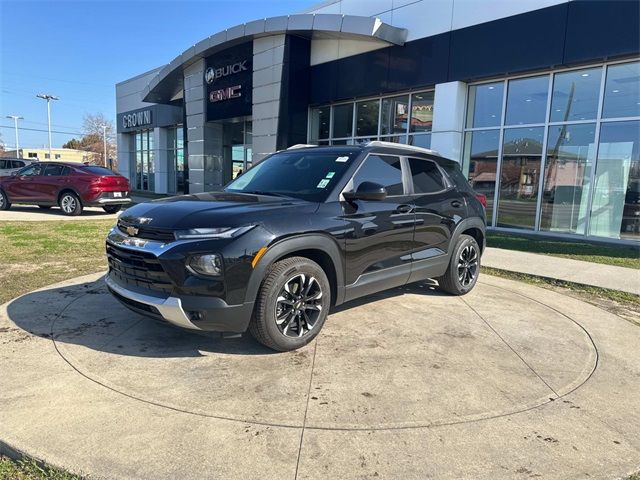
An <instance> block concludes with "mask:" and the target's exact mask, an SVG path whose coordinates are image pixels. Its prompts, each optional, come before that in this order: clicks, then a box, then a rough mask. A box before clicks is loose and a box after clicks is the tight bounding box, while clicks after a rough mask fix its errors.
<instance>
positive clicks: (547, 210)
mask: <svg viewBox="0 0 640 480" xmlns="http://www.w3.org/2000/svg"><path fill="white" fill-rule="evenodd" d="M595 129H596V127H595V124H581V125H563V126H554V127H549V134H548V139H547V160H546V164H545V168H544V191H543V196H542V217H541V222H540V228H541V229H542V230H547V231H552V232H565V233H578V234H584V233H585V220H586V217H587V199H588V198H589V179H590V175H591V165H592V163H593V157H594V156H595V155H594V153H595V152H594V140H595Z"/></svg>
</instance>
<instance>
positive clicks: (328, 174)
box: [325, 172, 336, 178]
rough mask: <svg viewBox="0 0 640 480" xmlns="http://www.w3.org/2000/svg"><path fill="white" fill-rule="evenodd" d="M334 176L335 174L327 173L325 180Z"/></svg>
mask: <svg viewBox="0 0 640 480" xmlns="http://www.w3.org/2000/svg"><path fill="white" fill-rule="evenodd" d="M335 174H336V172H329V173H327V176H326V177H325V178H333V176H334V175H335Z"/></svg>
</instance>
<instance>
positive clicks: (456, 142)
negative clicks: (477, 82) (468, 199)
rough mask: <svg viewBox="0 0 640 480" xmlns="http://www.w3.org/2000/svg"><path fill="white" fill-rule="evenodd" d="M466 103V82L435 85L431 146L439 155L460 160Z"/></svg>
mask: <svg viewBox="0 0 640 480" xmlns="http://www.w3.org/2000/svg"><path fill="white" fill-rule="evenodd" d="M466 103H467V84H466V83H464V82H448V83H439V84H437V85H436V91H435V98H434V105H433V112H434V115H433V130H432V134H431V148H432V149H434V150H436V151H437V152H438V153H440V155H442V156H443V157H446V158H450V159H452V160H456V161H457V162H459V163H461V162H462V136H463V132H464V113H465V108H466Z"/></svg>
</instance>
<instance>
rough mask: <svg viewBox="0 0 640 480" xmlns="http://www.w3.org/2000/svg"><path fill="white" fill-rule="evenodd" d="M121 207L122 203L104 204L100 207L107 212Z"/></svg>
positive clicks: (118, 209) (115, 210)
mask: <svg viewBox="0 0 640 480" xmlns="http://www.w3.org/2000/svg"><path fill="white" fill-rule="evenodd" d="M121 208H122V205H105V206H104V207H102V209H103V210H104V211H105V212H107V213H116V212H119V211H120V209H121Z"/></svg>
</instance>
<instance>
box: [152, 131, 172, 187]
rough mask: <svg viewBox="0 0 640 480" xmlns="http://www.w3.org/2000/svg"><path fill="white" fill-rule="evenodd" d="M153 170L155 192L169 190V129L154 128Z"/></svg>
mask: <svg viewBox="0 0 640 480" xmlns="http://www.w3.org/2000/svg"><path fill="white" fill-rule="evenodd" d="M153 148H154V151H153V171H154V174H153V175H154V177H155V193H168V192H169V163H168V158H167V129H166V128H159V127H158V128H154V129H153Z"/></svg>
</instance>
